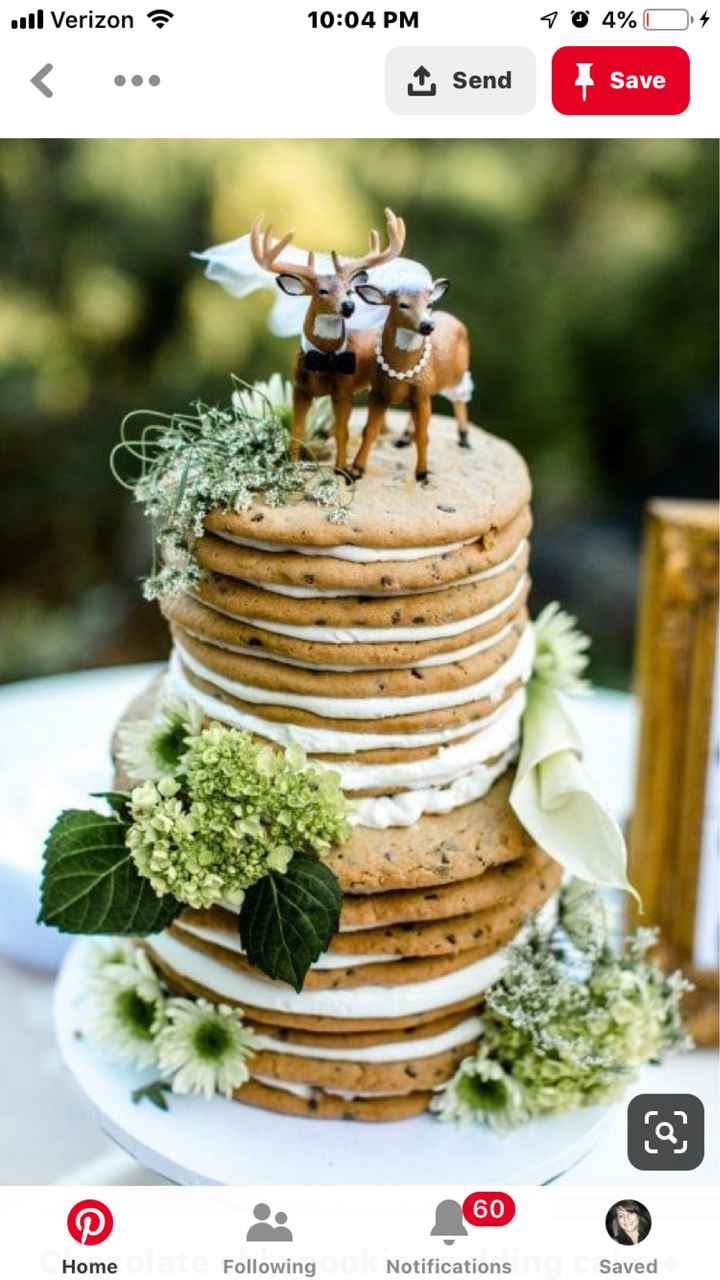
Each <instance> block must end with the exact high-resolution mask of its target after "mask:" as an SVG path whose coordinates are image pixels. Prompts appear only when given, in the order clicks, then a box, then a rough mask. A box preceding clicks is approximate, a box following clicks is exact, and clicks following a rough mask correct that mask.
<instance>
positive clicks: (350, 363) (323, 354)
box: [305, 351, 357, 373]
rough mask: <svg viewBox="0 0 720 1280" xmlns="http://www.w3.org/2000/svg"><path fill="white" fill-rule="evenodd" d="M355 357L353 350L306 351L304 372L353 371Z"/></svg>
mask: <svg viewBox="0 0 720 1280" xmlns="http://www.w3.org/2000/svg"><path fill="white" fill-rule="evenodd" d="M356 367H357V359H356V357H355V352H354V351H306V352H305V372H306V373H354V372H355V369H356Z"/></svg>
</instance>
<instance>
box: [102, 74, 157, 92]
mask: <svg viewBox="0 0 720 1280" xmlns="http://www.w3.org/2000/svg"><path fill="white" fill-rule="evenodd" d="M113 83H114V84H116V85H117V87H118V89H122V88H124V86H125V85H126V84H127V83H128V79H127V76H123V75H118V76H115V80H114V82H113ZM144 83H145V79H144V77H143V76H131V77H130V84H131V85H133V86H134V88H136V89H139V88H140V86H141V85H143V84H144ZM147 83H148V84H149V85H151V86H152V88H153V89H156V88H157V86H158V85H159V84H160V77H159V76H154V75H153V76H148V79H147Z"/></svg>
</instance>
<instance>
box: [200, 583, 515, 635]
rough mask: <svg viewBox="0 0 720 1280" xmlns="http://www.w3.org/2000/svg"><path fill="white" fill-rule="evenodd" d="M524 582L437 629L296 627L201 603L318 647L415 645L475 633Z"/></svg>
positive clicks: (507, 605) (508, 602)
mask: <svg viewBox="0 0 720 1280" xmlns="http://www.w3.org/2000/svg"><path fill="white" fill-rule="evenodd" d="M526 583H527V576H526V575H525V574H523V575H522V577H521V578H519V579H518V581H517V582H516V584H515V586H514V587H513V589H512V591H511V592H510V595H509V596H506V597H505V599H504V600H500V601H498V603H497V604H494V605H492V606H491V607H490V608H489V609H484V610H483V612H482V613H476V614H473V616H472V617H470V618H460V619H459V620H458V621H456V622H443V623H438V624H437V625H436V626H428V627H424V626H412V627H364V626H361V627H299V626H295V625H294V624H292V623H289V622H269V621H268V620H267V619H266V618H263V619H262V620H261V621H258V619H257V618H248V617H246V616H245V615H244V614H242V613H228V611H227V609H220V608H218V606H217V605H214V604H211V603H210V602H209V601H208V600H203V604H205V605H207V607H208V608H209V609H214V610H215V612H216V613H221V614H222V615H223V617H225V618H232V620H233V622H245V623H247V625H248V626H251V627H255V629H256V630H257V631H274V632H275V634H276V635H279V636H292V637H293V639H295V640H309V641H312V642H313V643H320V644H385V643H390V644H395V643H396V642H397V643H400V642H401V641H402V642H405V641H410V642H411V643H417V642H418V641H419V640H442V639H444V638H445V637H447V636H461V635H464V633H465V632H466V631H474V630H475V629H476V628H477V627H483V626H485V624H486V623H487V622H493V621H494V619H495V618H499V617H500V615H501V614H503V613H505V611H506V610H507V609H510V608H512V606H513V605H514V604H515V603H516V601H517V600H519V599H520V596H521V595H522V592H523V591H524V589H525V585H526Z"/></svg>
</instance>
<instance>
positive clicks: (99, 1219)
mask: <svg viewBox="0 0 720 1280" xmlns="http://www.w3.org/2000/svg"><path fill="white" fill-rule="evenodd" d="M113 1225H114V1223H113V1216H112V1213H111V1212H110V1210H109V1208H108V1206H107V1205H106V1204H103V1202H102V1200H78V1203H77V1204H74V1205H73V1207H72V1209H71V1210H70V1212H69V1214H68V1218H67V1227H68V1231H69V1232H70V1235H71V1236H72V1238H73V1240H74V1241H75V1242H76V1244H84V1245H93V1244H102V1243H103V1241H104V1240H107V1238H108V1236H109V1235H110V1232H111V1231H112V1229H113Z"/></svg>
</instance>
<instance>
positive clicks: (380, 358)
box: [375, 334, 432, 382]
mask: <svg viewBox="0 0 720 1280" xmlns="http://www.w3.org/2000/svg"><path fill="white" fill-rule="evenodd" d="M431 355H432V338H426V339H425V347H424V350H423V353H422V355H421V357H420V359H419V360H418V362H417V364H414V365H413V367H412V369H408V370H406V371H405V372H403V373H401V372H400V370H398V369H393V367H392V365H391V364H388V362H387V360H386V359H385V357H384V355H383V353H382V334H380V337H379V338H378V340H377V342H376V343H375V358H376V360H377V362H378V364H379V365H380V368H381V369H382V370H383V372H384V373H386V374H387V375H388V377H389V378H397V379H398V380H399V381H401V382H402V381H403V380H404V379H407V378H415V377H416V376H417V375H418V374H419V373H422V371H423V369H424V368H425V366H426V365H427V362H428V360H429V359H430V356H431Z"/></svg>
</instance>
